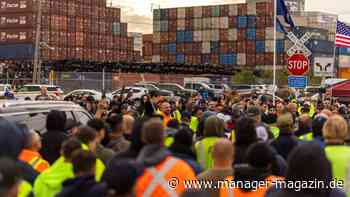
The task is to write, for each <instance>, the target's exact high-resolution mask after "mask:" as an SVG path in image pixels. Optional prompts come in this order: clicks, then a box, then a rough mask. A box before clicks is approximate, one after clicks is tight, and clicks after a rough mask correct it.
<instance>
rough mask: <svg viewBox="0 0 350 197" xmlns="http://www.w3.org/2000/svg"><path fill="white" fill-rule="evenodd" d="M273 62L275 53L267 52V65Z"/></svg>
mask: <svg viewBox="0 0 350 197" xmlns="http://www.w3.org/2000/svg"><path fill="white" fill-rule="evenodd" d="M272 64H273V53H265V65H272Z"/></svg>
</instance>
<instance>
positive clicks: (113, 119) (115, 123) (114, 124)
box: [106, 114, 123, 132]
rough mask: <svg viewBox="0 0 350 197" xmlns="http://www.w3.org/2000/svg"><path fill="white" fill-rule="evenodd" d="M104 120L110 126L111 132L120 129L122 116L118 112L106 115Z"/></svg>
mask: <svg viewBox="0 0 350 197" xmlns="http://www.w3.org/2000/svg"><path fill="white" fill-rule="evenodd" d="M106 122H107V123H108V124H109V126H110V128H111V129H112V132H117V131H120V128H121V126H122V123H123V116H122V115H120V114H117V115H112V116H110V117H108V119H107V121H106Z"/></svg>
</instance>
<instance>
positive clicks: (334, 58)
mask: <svg viewBox="0 0 350 197" xmlns="http://www.w3.org/2000/svg"><path fill="white" fill-rule="evenodd" d="M337 23H338V17H337V19H336V20H335V31H334V49H333V78H335V77H337V76H336V72H334V71H336V70H335V64H336V63H337V61H336V57H335V55H336V54H335V52H336V49H337V45H336V44H335V42H336V37H337ZM338 67H339V66H338ZM338 75H339V74H338Z"/></svg>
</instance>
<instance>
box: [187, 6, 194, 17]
mask: <svg viewBox="0 0 350 197" xmlns="http://www.w3.org/2000/svg"><path fill="white" fill-rule="evenodd" d="M185 9H186V19H192V18H193V7H187V8H185Z"/></svg>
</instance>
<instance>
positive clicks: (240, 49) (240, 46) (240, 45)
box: [237, 41, 246, 53]
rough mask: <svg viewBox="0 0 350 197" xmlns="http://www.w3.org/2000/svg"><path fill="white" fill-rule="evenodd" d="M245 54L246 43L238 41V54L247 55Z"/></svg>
mask: <svg viewBox="0 0 350 197" xmlns="http://www.w3.org/2000/svg"><path fill="white" fill-rule="evenodd" d="M245 52H246V41H238V42H237V53H245Z"/></svg>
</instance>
